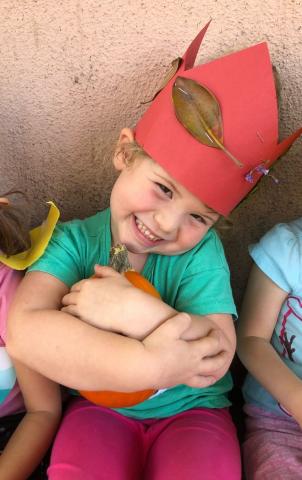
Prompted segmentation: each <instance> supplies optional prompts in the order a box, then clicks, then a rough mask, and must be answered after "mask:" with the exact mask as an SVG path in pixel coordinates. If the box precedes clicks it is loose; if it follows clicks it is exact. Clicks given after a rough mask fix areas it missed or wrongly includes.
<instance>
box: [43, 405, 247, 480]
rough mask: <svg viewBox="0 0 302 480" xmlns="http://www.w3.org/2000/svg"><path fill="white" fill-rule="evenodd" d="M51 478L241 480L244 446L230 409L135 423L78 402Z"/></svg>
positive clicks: (67, 419)
mask: <svg viewBox="0 0 302 480" xmlns="http://www.w3.org/2000/svg"><path fill="white" fill-rule="evenodd" d="M48 478H49V479H50V480H100V479H102V480H105V479H106V480H136V479H138V480H142V479H144V480H151V479H156V480H170V479H171V480H172V479H173V480H185V479H186V480H187V479H190V480H195V479H203V480H218V479H221V480H240V478H241V463H240V452H239V445H238V440H237V436H236V431H235V427H234V425H233V422H232V419H231V417H230V414H229V412H228V410H227V409H206V408H196V409H194V410H188V411H186V412H183V413H179V414H178V415H174V416H173V417H169V418H165V419H157V420H135V419H132V418H128V417H124V416H123V415H120V414H119V413H117V412H115V411H114V410H110V409H107V408H103V407H98V406H96V405H93V404H92V403H90V402H88V401H87V400H84V399H82V398H77V399H75V400H73V401H72V402H71V406H70V407H69V408H68V410H67V412H66V414H65V416H64V418H63V421H62V424H61V427H60V429H59V432H58V435H57V437H56V439H55V443H54V447H53V451H52V455H51V464H50V467H49V469H48Z"/></svg>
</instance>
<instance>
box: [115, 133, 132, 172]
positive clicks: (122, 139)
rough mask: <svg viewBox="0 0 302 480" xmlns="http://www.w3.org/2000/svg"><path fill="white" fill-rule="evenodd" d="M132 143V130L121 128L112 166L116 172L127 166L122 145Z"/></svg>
mask: <svg viewBox="0 0 302 480" xmlns="http://www.w3.org/2000/svg"><path fill="white" fill-rule="evenodd" d="M133 141H134V133H133V130H132V129H131V128H123V129H122V130H121V133H120V136H119V139H118V143H117V147H116V150H115V153H114V157H113V165H114V166H115V168H116V170H118V171H121V170H123V169H124V168H125V167H126V166H127V158H126V152H125V150H124V149H123V144H126V143H132V142H133Z"/></svg>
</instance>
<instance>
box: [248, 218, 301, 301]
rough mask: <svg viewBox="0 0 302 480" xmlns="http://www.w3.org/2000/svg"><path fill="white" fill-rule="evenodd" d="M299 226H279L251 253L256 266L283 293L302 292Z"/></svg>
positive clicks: (296, 224) (256, 245) (251, 247)
mask: <svg viewBox="0 0 302 480" xmlns="http://www.w3.org/2000/svg"><path fill="white" fill-rule="evenodd" d="M301 226H302V225H299V223H297V222H292V223H289V224H284V223H281V224H278V225H276V226H275V227H274V228H272V229H271V230H270V231H269V232H268V233H267V234H266V235H264V237H262V239H261V240H260V241H259V243H257V244H255V245H251V246H250V247H249V252H250V254H251V257H252V258H253V260H254V262H255V263H256V265H257V266H258V267H259V268H260V269H261V270H262V271H263V272H264V273H265V274H266V275H267V276H268V277H269V278H270V279H271V280H272V281H273V282H274V283H276V284H277V285H278V286H279V287H280V288H282V290H284V291H285V292H289V293H290V292H292V291H293V290H296V289H297V288H299V287H300V289H301V258H302V251H301V245H302V241H301V233H302V229H301Z"/></svg>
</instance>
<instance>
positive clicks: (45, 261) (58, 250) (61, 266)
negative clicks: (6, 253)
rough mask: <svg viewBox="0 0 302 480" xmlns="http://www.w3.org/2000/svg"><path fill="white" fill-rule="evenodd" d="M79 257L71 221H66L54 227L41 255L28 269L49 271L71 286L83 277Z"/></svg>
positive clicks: (77, 244)
mask: <svg viewBox="0 0 302 480" xmlns="http://www.w3.org/2000/svg"><path fill="white" fill-rule="evenodd" d="M80 259H81V252H80V249H79V241H78V235H74V228H73V222H67V223H64V224H60V225H58V226H57V227H56V229H55V232H54V234H53V236H52V238H51V240H50V242H49V244H48V247H47V249H46V251H45V252H44V254H43V256H42V257H40V258H39V260H37V262H35V263H34V264H33V265H31V266H30V267H29V269H28V271H29V272H33V271H40V272H45V273H49V274H50V275H53V276H54V277H56V278H58V279H59V280H61V281H62V282H63V283H65V284H66V285H67V286H68V287H71V286H72V285H73V284H74V283H76V282H77V281H79V280H80V279H82V278H83V277H84V274H83V271H82V266H81V261H80Z"/></svg>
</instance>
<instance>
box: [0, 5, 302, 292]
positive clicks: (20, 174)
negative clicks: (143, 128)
mask: <svg viewBox="0 0 302 480" xmlns="http://www.w3.org/2000/svg"><path fill="white" fill-rule="evenodd" d="M301 3H302V2H301V1H298V0H266V1H265V2H263V0H250V1H244V0H236V1H223V0H207V1H205V0H199V1H196V0H153V1H151V0H128V1H122V0H110V1H109V0H102V1H100V0H61V1H59V0H57V1H52V0H2V1H1V2H0V112H1V114H0V146H1V162H0V178H1V190H2V191H3V190H5V189H8V188H11V187H15V186H17V187H21V188H23V189H24V190H25V191H26V192H28V194H29V195H30V196H31V197H32V199H33V207H32V215H33V217H32V218H33V223H36V222H37V221H38V220H39V219H41V217H42V215H44V214H45V211H46V208H45V206H43V202H44V201H45V200H47V199H54V200H55V201H56V202H57V203H58V205H59V206H60V207H61V210H62V213H63V219H69V218H72V217H74V216H81V217H83V216H85V215H88V214H92V213H93V212H95V210H96V209H98V208H100V207H104V206H105V205H106V204H107V201H108V195H109V191H110V187H111V185H112V182H113V178H114V175H113V170H112V167H111V163H110V157H111V152H112V149H113V147H114V144H115V142H116V139H117V137H118V133H119V130H120V129H121V128H122V127H123V126H132V125H134V124H135V122H136V120H137V119H138V118H139V116H140V115H141V114H142V112H143V111H144V108H145V106H143V105H141V102H142V101H144V100H146V99H150V98H151V97H152V95H153V93H154V91H156V88H157V86H158V85H159V84H160V82H161V79H162V77H163V75H164V73H165V71H166V69H167V68H168V66H169V64H170V61H171V60H172V59H173V58H175V57H176V56H178V55H181V54H182V53H183V52H184V50H185V48H186V46H187V45H188V43H189V42H190V41H191V40H192V38H193V37H194V36H195V35H196V33H197V32H198V31H199V29H200V28H201V27H202V26H203V25H204V24H205V23H206V22H207V21H208V20H209V18H212V19H213V21H212V24H211V27H210V29H209V30H208V33H207V36H206V39H205V41H204V43H203V47H202V49H201V52H200V54H199V56H198V61H199V62H203V61H207V60H209V59H211V58H215V57H218V56H220V55H222V54H225V53H229V52H231V51H234V50H237V49H240V48H244V47H247V46H249V45H250V44H252V43H257V42H260V41H262V40H267V41H268V42H269V45H270V52H271V56H272V59H273V63H274V64H275V65H276V66H277V68H278V70H279V72H280V77H281V82H282V92H281V93H282V101H281V105H280V136H281V137H282V136H285V135H287V134H289V133H290V132H291V131H292V130H293V129H295V128H297V127H298V126H300V125H301V120H302V95H301V85H302V82H301V75H302V53H301V52H302V50H301V39H302V29H301V17H302V5H301ZM301 165H302V164H301V140H300V141H299V142H298V143H297V144H296V145H295V146H294V147H293V148H292V150H291V151H290V152H289V154H288V155H287V157H286V160H284V161H281V162H280V163H279V165H278V166H277V168H276V169H275V172H276V175H277V176H278V177H279V178H280V179H281V184H280V186H279V187H276V186H275V185H273V183H272V182H271V181H270V180H269V179H268V181H266V182H264V186H263V187H261V188H260V190H259V192H258V194H257V195H256V196H255V197H254V198H253V200H252V201H249V202H248V204H247V205H245V206H243V207H242V208H241V209H240V210H239V211H238V212H236V213H235V215H234V228H233V229H232V230H231V231H230V232H229V233H228V234H227V236H226V239H225V245H226V250H227V254H228V256H229V259H230V262H231V267H232V272H233V281H234V286H235V292H236V296H237V297H240V294H241V292H242V290H243V286H244V283H245V279H246V275H247V270H248V267H249V260H248V256H247V250H246V247H247V244H248V243H249V242H250V241H254V240H256V239H257V238H258V237H259V236H260V235H261V234H262V233H263V232H264V231H266V230H267V228H269V227H270V226H272V225H273V224H274V223H275V222H277V221H283V220H287V219H292V218H294V217H295V216H298V215H301V213H302V208H301V199H302V192H301V188H300V182H301V178H302V175H301V174H302V168H301Z"/></svg>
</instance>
